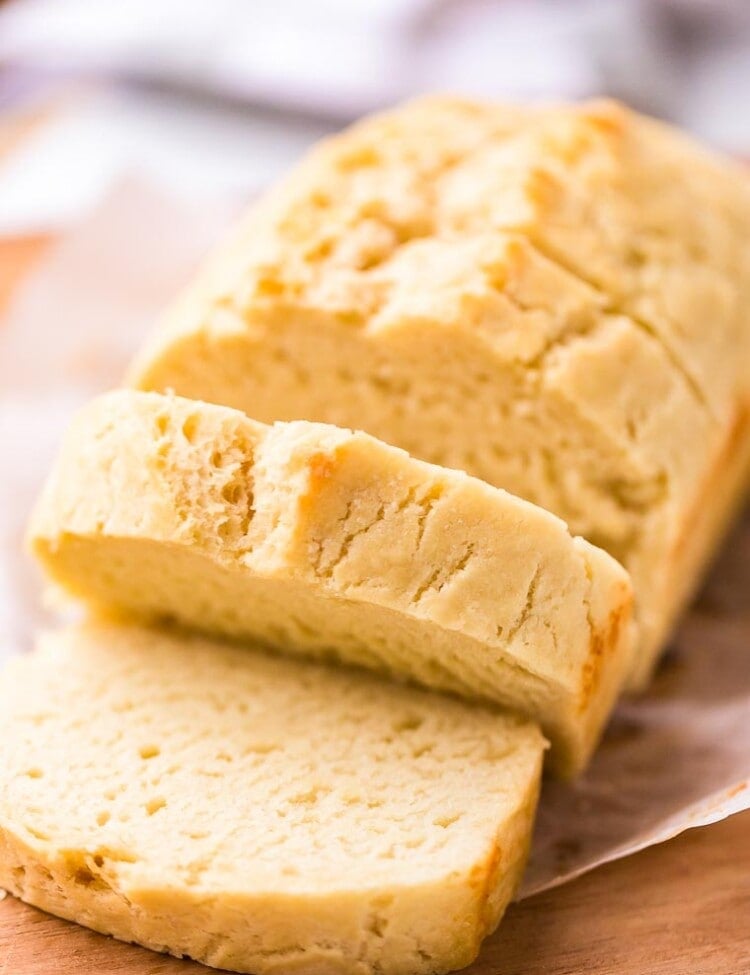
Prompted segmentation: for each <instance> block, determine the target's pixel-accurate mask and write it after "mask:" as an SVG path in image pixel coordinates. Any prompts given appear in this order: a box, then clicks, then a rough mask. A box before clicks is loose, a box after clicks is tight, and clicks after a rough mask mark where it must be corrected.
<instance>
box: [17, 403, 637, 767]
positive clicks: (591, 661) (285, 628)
mask: <svg viewBox="0 0 750 975" xmlns="http://www.w3.org/2000/svg"><path fill="white" fill-rule="evenodd" d="M30 537H31V542H32V545H33V548H34V550H35V552H36V554H37V555H38V556H39V558H40V559H41V561H42V563H43V564H44V566H45V567H46V569H47V571H48V573H49V574H50V576H51V577H52V578H53V579H54V580H55V581H56V582H58V583H59V584H60V585H62V586H63V587H64V588H65V589H67V590H68V591H69V592H71V593H73V594H74V595H76V596H79V597H83V598H84V599H85V600H87V601H89V602H90V603H93V604H95V605H98V606H100V607H104V608H107V609H112V608H114V609H117V610H124V611H127V612H130V613H133V612H134V613H137V614H140V615H143V616H147V617H150V618H164V617H166V618H170V619H174V620H176V621H178V622H179V623H180V624H182V625H183V626H187V627H191V628H198V629H201V630H204V631H208V632H211V633H219V634H223V635H225V636H229V637H233V638H237V639H247V638H251V639H254V640H261V641H263V642H264V643H265V644H266V645H268V646H272V647H277V648H281V649H284V650H287V651H295V652H301V653H306V654H312V655H314V656H318V657H324V658H333V659H336V660H341V661H344V662H345V663H350V664H358V665H361V666H365V667H371V668H374V669H376V670H382V671H385V672H388V673H390V674H392V675H395V676H397V677H400V678H407V679H410V680H414V681H417V682H420V683H422V684H424V685H427V686H430V687H434V688H440V689H442V690H448V691H453V692H456V693H458V694H462V695H465V696H468V697H472V698H475V699H484V700H486V701H492V702H496V703H499V704H502V705H505V706H508V707H511V708H514V709H515V710H517V711H520V712H522V713H524V714H526V715H529V716H531V717H533V718H534V720H536V721H539V722H540V723H541V724H542V727H543V728H544V730H545V731H546V733H547V734H548V736H549V738H550V740H551V742H552V746H553V748H552V761H553V763H554V764H555V765H556V767H557V768H558V769H559V770H560V771H561V772H562V773H564V774H570V773H574V772H576V771H578V770H579V769H580V768H582V767H583V766H584V765H585V763H586V761H587V759H588V757H589V756H590V754H591V752H592V750H593V748H594V746H595V744H596V741H597V740H598V737H599V735H600V732H601V729H602V726H603V724H604V722H605V720H606V718H607V715H608V714H609V711H610V709H611V707H612V704H613V702H614V700H615V698H616V695H617V692H618V689H619V687H620V685H621V683H622V680H623V678H624V674H625V672H626V670H627V666H628V663H629V658H630V650H631V645H632V641H631V628H630V626H629V622H630V610H631V600H632V596H631V591H630V583H629V580H628V577H627V574H626V573H625V571H624V570H623V569H622V568H621V567H620V566H619V565H618V564H617V563H616V562H615V561H614V560H613V559H612V558H611V557H610V556H608V555H607V554H605V553H604V552H602V551H600V550H598V549H596V548H594V547H593V546H591V545H590V544H588V543H587V542H585V541H583V540H582V539H580V538H573V537H571V536H570V534H569V533H568V531H567V529H566V528H565V525H564V524H563V523H562V522H561V521H560V520H559V519H557V518H555V517H554V516H553V515H551V514H549V513H548V512H546V511H543V510H542V509H540V508H536V507H534V506H533V505H531V504H529V503H528V502H526V501H522V500H520V499H518V498H514V497H513V496H511V495H509V494H507V493H506V492H504V491H501V490H498V489H497V488H493V487H490V486H489V485H487V484H485V483H484V482H481V481H478V480H476V479H474V478H470V477H468V476H467V475H466V474H463V473H462V472H459V471H452V470H445V469H442V468H438V467H435V466H432V465H429V464H426V463H424V462H422V461H417V460H413V459H412V458H411V457H409V456H408V455H407V454H406V453H404V451H402V450H399V449H397V448H394V447H391V446H388V445H386V444H383V443H380V442H379V441H377V440H375V439H374V438H372V437H370V436H368V435H367V434H364V433H353V432H351V431H350V430H342V429H339V428H336V427H330V426H324V425H321V424H311V423H306V422H295V423H288V424H284V423H280V424H277V425H275V426H273V427H267V426H265V425H264V424H261V423H257V422H255V421H253V420H251V419H249V418H248V417H247V416H245V415H244V414H242V413H240V412H238V411H236V410H232V409H228V408H226V407H220V406H214V405H209V404H205V403H199V402H195V401H192V400H185V399H181V398H178V397H168V396H161V395H159V394H155V393H138V392H133V391H119V392H115V393H112V394H109V395H107V396H104V397H102V398H100V399H98V400H96V401H94V402H93V403H92V404H90V405H89V406H88V407H87V408H85V409H84V410H83V411H82V413H81V414H80V415H79V417H78V419H77V420H76V421H75V423H74V424H73V426H72V428H71V430H70V432H69V434H68V436H67V438H66V440H65V443H64V444H63V448H62V452H61V455H60V458H59V461H58V463H57V466H56V469H55V470H54V471H53V474H52V476H51V478H50V481H49V484H48V486H47V489H46V491H45V493H44V495H43V497H42V499H41V502H40V504H39V506H38V508H37V511H36V514H35V516H34V519H33V521H32V525H31V529H30Z"/></svg>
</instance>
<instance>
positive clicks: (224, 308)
mask: <svg viewBox="0 0 750 975" xmlns="http://www.w3.org/2000/svg"><path fill="white" fill-rule="evenodd" d="M749 234H750V183H749V181H748V177H747V175H746V173H745V172H744V171H742V170H741V169H740V167H738V166H735V165H733V164H731V163H730V162H728V161H726V160H723V159H720V158H718V157H716V156H713V155H711V154H710V153H708V152H707V151H705V150H703V149H702V148H700V147H699V146H698V145H696V144H695V143H693V142H692V141H690V140H689V139H687V138H686V137H683V136H682V135H680V134H679V133H677V132H676V131H674V130H672V129H670V128H668V127H667V126H664V125H662V124H659V123H657V122H655V121H653V120H651V119H648V118H645V117H643V116H640V115H637V114H635V113H634V112H631V111H628V110H627V109H625V108H623V107H621V106H618V105H616V104H613V103H610V102H591V103H587V104H583V105H574V106H565V105H558V106H553V107H535V108H528V109H521V108H518V107H507V106H498V105H489V104H479V103H473V102H466V101H460V100H456V99H446V98H433V99H427V100H422V101H418V102H416V103H413V104H409V105H407V106H406V107H404V108H401V109H398V110H396V111H394V112H391V113H388V114H385V115H381V116H377V117H375V118H373V119H370V120H367V121H365V122H363V123H361V124H359V125H357V126H355V127H354V128H353V129H351V130H350V131H348V132H346V133H344V134H343V135H342V136H340V137H338V138H334V139H332V140H330V141H328V142H326V143H324V144H323V145H321V146H320V147H319V148H318V149H316V150H315V151H313V153H312V154H311V155H310V156H309V157H308V158H307V159H306V160H305V161H304V162H303V163H302V165H301V166H300V167H299V168H298V169H297V170H296V171H295V172H294V173H293V174H292V175H291V176H290V177H289V178H288V179H287V180H286V181H285V182H284V183H282V185H281V186H280V187H278V189H276V190H275V191H274V192H272V193H270V194H269V195H268V196H267V197H266V198H265V199H264V200H263V201H262V202H260V203H259V204H258V205H256V206H254V207H253V208H252V210H251V211H250V213H249V214H248V216H247V219H246V220H245V221H244V222H243V223H242V225H241V226H240V227H239V228H238V231H237V232H236V234H235V235H234V237H233V238H232V240H231V241H230V242H228V244H227V245H226V247H224V248H223V249H222V250H221V251H220V253H219V254H218V255H217V257H216V258H215V259H214V260H213V261H212V262H211V263H210V264H209V266H208V267H207V268H206V270H205V272H204V273H203V274H202V275H201V276H200V277H199V279H198V280H197V281H196V282H195V284H194V285H193V286H192V287H190V288H189V289H188V290H187V292H186V293H185V295H184V296H183V297H182V298H181V299H180V300H179V301H178V302H177V304H176V305H175V307H174V308H173V309H172V310H171V311H170V312H169V313H168V315H167V316H166V320H165V322H164V324H163V326H162V327H161V328H160V329H159V330H158V331H157V333H156V335H155V336H154V340H153V342H152V343H151V344H150V345H149V346H148V348H147V349H146V350H145V351H144V353H143V354H142V356H141V357H140V359H139V361H138V362H137V363H136V365H135V366H134V368H133V371H132V373H131V379H132V382H133V383H135V384H136V385H138V386H140V387H141V388H144V389H152V390H165V389H173V390H175V391H176V392H177V393H180V394H182V395H186V396H194V397H198V398H201V399H205V400H210V401H213V402H220V403H226V404H229V405H232V406H235V407H238V408H240V409H242V410H246V411H248V412H250V413H252V415H253V416H255V417H257V418H259V419H261V420H264V421H268V422H270V421H273V420H279V419H281V420H292V419H299V418H304V419H309V420H318V421H325V422H330V423H335V424H339V425H341V426H351V427H355V428H361V429H364V430H367V431H368V432H370V433H372V434H374V435H375V436H377V437H380V438H381V439H383V440H385V441H388V442H390V443H393V444H396V445H398V446H400V447H403V448H405V449H406V450H408V451H410V452H411V453H412V454H413V455H414V456H417V457H421V458H424V459H426V460H429V461H432V462H434V463H439V464H442V465H445V466H448V467H455V468H460V469H463V470H466V471H468V472H469V473H470V474H472V475H475V476H477V477H480V478H482V479H484V480H486V481H488V482H489V483H491V484H494V485H497V486H500V487H504V488H507V489H508V490H510V491H512V492H514V493H515V494H518V495H520V496H522V497H525V498H527V499H528V500H530V501H533V502H534V503H536V504H539V505H542V506H543V507H546V508H548V509H549V510H550V511H553V512H555V513H556V514H558V515H559V516H560V517H562V518H564V519H565V520H566V521H567V522H568V524H569V526H570V528H571V531H573V532H574V533H576V534H580V535H583V536H584V537H586V538H588V539H589V540H590V541H591V542H593V543H595V544H597V545H600V546H602V547H603V548H605V549H607V550H608V551H609V552H610V553H611V554H613V555H614V556H615V557H616V558H618V559H619V560H620V561H622V562H623V563H624V564H625V566H626V567H627V568H628V569H629V571H630V572H631V574H632V576H633V579H634V585H635V591H636V600H637V614H638V619H639V624H640V629H641V638H640V650H639V653H638V655H637V659H636V663H635V670H634V675H633V680H634V682H635V683H642V682H643V681H644V680H645V679H646V678H647V676H648V674H649V672H650V670H651V668H652V666H653V663H654V661H655V659H656V657H657V655H658V652H659V650H660V648H661V647H662V646H663V645H664V642H665V640H666V638H667V636H668V634H669V631H670V629H671V628H672V626H673V623H674V621H675V618H676V615H677V614H678V612H679V610H680V608H681V607H682V605H683V604H684V602H685V600H686V599H687V598H688V596H689V595H690V593H691V591H692V590H693V588H694V586H695V584H696V581H697V580H698V578H699V576H700V573H701V570H702V569H703V567H704V566H705V564H706V561H707V559H708V558H709V557H710V555H711V553H712V552H713V551H714V549H715V547H716V544H717V539H718V537H719V535H720V533H721V529H722V527H723V524H724V522H725V521H726V520H727V518H728V517H729V515H730V514H731V511H732V509H733V507H734V506H735V505H736V503H737V500H738V498H739V496H740V494H741V492H742V487H743V484H744V483H745V478H746V472H747V466H748V457H750V422H749V419H748V417H749V409H750V314H749V313H748V308H749V307H750V247H748V245H747V238H748V235H749Z"/></svg>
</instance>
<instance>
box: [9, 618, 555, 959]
mask: <svg viewBox="0 0 750 975" xmlns="http://www.w3.org/2000/svg"><path fill="white" fill-rule="evenodd" d="M544 744H545V743H544V739H543V738H542V735H541V733H540V732H539V730H538V729H537V728H536V727H535V726H534V725H531V724H527V723H524V722H522V721H521V720H520V719H516V718H513V717H509V716H504V715H500V714H497V713H492V712H490V711H488V710H486V709H483V708H481V707H470V706H468V705H466V704H464V703H463V702H459V701H455V700H451V699H448V698H444V697H441V696H439V695H435V694H430V693H428V692H423V691H417V690H413V689H408V688H404V687H398V686H396V685H392V684H388V683H386V682H382V681H380V680H378V679H377V678H375V677H372V676H371V675H366V674H358V673H356V672H354V671H348V672H347V671H343V670H339V671H337V670H334V669H333V668H328V667H323V666H321V665H319V664H311V663H306V662H303V661H291V660H285V659H283V658H274V657H269V656H266V655H264V654H262V653H259V652H256V651H252V650H248V649H240V648H234V647H228V646H226V645H221V644H211V643H210V642H208V641H205V640H202V639H199V638H190V637H182V638H180V637H176V636H174V635H169V634H166V633H163V632H159V631H157V630H149V629H146V628H140V627H135V626H117V625H89V626H86V627H81V628H77V627H72V628H70V629H67V630H63V631H61V632H58V633H56V634H49V635H47V636H46V637H45V638H43V639H42V640H41V641H40V645H39V647H38V648H37V650H36V651H35V652H33V653H31V654H29V655H26V656H20V657H18V658H15V659H13V660H12V661H11V663H10V664H9V665H8V667H7V669H6V670H5V672H4V673H3V674H2V676H0V885H1V886H2V887H3V888H6V889H7V890H9V891H10V892H11V893H13V894H15V895H16V896H18V897H20V898H22V899H23V900H26V901H28V902H29V903H31V904H34V905H36V906H38V907H41V908H43V909H44V910H46V911H50V912H51V913H53V914H57V915H59V916H61V917H65V918H69V919H71V920H74V921H78V922H79V923H81V924H83V925H86V926H87V927H90V928H94V929H95V930H97V931H101V932H104V933H107V934H111V935H114V936H115V937H117V938H120V939H123V940H126V941H136V942H138V943H140V944H142V945H145V946H146V947H149V948H153V949H155V950H157V951H165V952H170V953H172V954H175V955H187V956H189V957H191V958H195V959H197V960H199V961H202V962H205V963H206V964H209V965H213V966H215V967H221V968H228V969H232V970H236V971H239V972H253V973H257V975H266V973H268V975H272V973H273V975H282V973H283V975H287V973H291V972H294V973H296V975H307V973H310V975H323V973H325V975H328V973H331V975H333V973H340V975H348V973H351V975H368V973H382V975H400V973H403V975H413V973H421V972H425V973H428V972H445V971H448V970H451V969H454V968H461V967H463V966H464V965H466V964H468V963H469V962H470V961H472V959H473V958H474V957H475V955H476V953H477V951H478V948H479V944H480V942H481V940H482V938H483V937H484V936H485V935H486V934H488V933H489V932H491V931H492V930H493V929H494V928H495V926H496V925H497V923H498V921H499V918H500V916H501V914H502V912H503V910H504V908H505V905H506V904H507V902H508V900H509V899H510V897H511V895H512V893H513V891H514V889H515V887H516V885H517V883H518V880H519V877H520V874H521V871H522V869H523V864H524V861H525V858H526V854H527V850H528V845H529V838H530V834H531V826H532V821H533V816H534V810H535V805H536V799H537V792H538V788H539V779H540V769H541V763H542V753H543V750H544Z"/></svg>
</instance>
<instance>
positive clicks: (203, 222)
mask: <svg viewBox="0 0 750 975" xmlns="http://www.w3.org/2000/svg"><path fill="white" fill-rule="evenodd" d="M233 209H234V208H233V207H229V206H221V207H218V206H215V205H212V206H211V207H210V208H208V207H206V206H203V207H201V208H200V209H198V208H195V209H190V208H187V207H186V206H185V205H184V204H182V203H181V204H179V205H178V204H177V203H175V202H170V201H169V200H167V199H165V198H164V197H163V196H161V195H158V194H156V193H154V192H153V191H149V190H147V189H146V188H144V187H142V186H137V185H134V184H131V185H125V186H121V187H120V188H119V189H118V190H117V191H116V192H115V193H114V194H113V195H112V196H111V197H110V198H109V199H108V200H107V201H106V202H105V203H104V204H103V205H102V206H101V207H100V208H99V209H98V210H97V211H96V212H95V213H94V214H93V215H92V216H90V217H89V218H87V219H86V221H85V222H84V223H82V224H81V225H79V226H78V227H76V228H75V229H74V230H73V231H72V232H70V233H69V234H68V235H67V236H66V237H64V238H63V239H62V240H61V241H60V242H59V243H58V244H57V245H56V246H55V247H53V249H52V250H51V251H50V252H49V253H48V254H47V256H46V257H45V258H44V259H43V260H42V262H41V263H40V264H39V266H38V267H37V268H36V269H35V270H34V272H33V273H32V274H31V276H30V277H29V278H27V279H26V281H25V282H24V283H23V285H22V286H21V287H20V288H19V290H18V292H17V293H16V295H15V297H14V300H13V303H12V305H11V307H10V309H9V312H8V314H7V315H6V317H5V320H4V321H3V322H2V323H1V324H0V459H1V460H0V463H2V468H1V469H0V658H2V657H3V656H7V655H8V654H11V653H17V652H22V651H24V650H25V649H27V648H28V647H30V646H31V644H32V642H33V635H34V632H35V630H36V629H37V628H38V627H39V626H40V625H41V624H42V623H43V622H45V623H48V622H49V620H48V619H46V618H45V615H44V610H43V606H42V599H41V586H40V582H39V579H38V577H37V575H36V572H35V570H34V568H33V566H31V564H30V563H29V561H28V559H27V558H26V557H25V556H24V555H23V553H22V544H21V542H22V535H23V527H24V523H25V520H26V517H27V514H28V511H29V509H30V506H31V504H32V503H33V500H34V497H35V495H36V493H37V491H38V488H39V486H40V484H41V481H42V479H43V478H44V475H45V473H46V471H47V469H48V467H49V465H50V463H51V460H52V457H53V455H54V452H55V448H56V445H57V442H58V440H59V437H60V434H61V432H62V430H63V429H64V427H65V425H66V424H67V422H68V419H69V417H70V414H71V412H72V411H73V410H74V409H75V408H76V407H77V406H78V405H79V404H81V403H82V402H83V401H84V400H86V399H87V398H88V397H89V396H91V395H92V394H94V393H96V392H98V391H101V390H104V389H106V388H108V387H110V386H112V385H115V384H116V383H117V382H118V380H119V379H120V377H121V375H122V371H123V368H124V365H125V363H126V362H127V361H128V359H129V357H130V355H131V354H132V352H133V350H134V349H135V348H136V346H137V345H138V343H139V342H140V340H141V339H142V338H143V335H144V334H145V332H146V331H147V330H148V329H149V328H150V326H151V325H152V323H153V320H154V318H155V316H156V315H157V314H158V313H159V311H160V310H161V308H162V307H163V306H164V305H165V303H166V302H167V301H169V299H170V298H171V296H172V295H173V294H174V293H175V291H176V290H177V289H178V288H179V286H180V285H181V284H182V283H183V282H184V281H185V280H187V278H188V277H189V276H190V273H191V272H192V270H193V269H194V267H195V265H196V264H197V263H198V261H199V259H200V257H201V256H202V255H203V253H204V252H205V251H206V250H207V249H208V248H209V247H210V245H211V243H212V242H213V240H214V239H215V237H216V236H217V235H218V233H219V232H220V230H221V229H223V228H224V226H225V225H226V223H227V222H228V221H229V219H230V217H231V216H232V215H233V213H232V210H233ZM748 780H750V518H748V517H746V518H745V520H744V522H742V523H741V524H740V525H739V526H738V527H737V528H736V529H735V531H734V533H733V535H732V536H731V538H730V540H729V542H728V543H727V544H726V545H725V547H724V551H723V554H722V555H721V556H720V558H719V561H718V564H717V565H716V566H715V568H714V570H713V571H712V573H711V575H710V577H709V580H708V582H707V584H706V586H705V588H704V591H703V593H702V594H701V596H700V597H699V599H698V600H697V601H696V604H695V605H694V607H693V608H692V610H691V611H690V613H689V614H688V616H687V618H686V620H685V621H684V624H683V626H682V628H681V630H680V632H679V633H678V634H677V636H676V637H675V640H674V642H673V646H672V647H671V648H670V651H669V652H668V654H667V656H666V658H665V661H664V664H663V666H662V668H661V670H660V671H659V674H658V675H657V678H656V680H655V682H654V684H653V686H652V688H651V689H650V690H649V692H648V693H647V694H645V695H643V696H642V697H640V698H638V699H633V700H628V701H625V702H623V703H622V704H621V705H620V707H619V708H618V710H617V713H616V715H615V717H614V719H613V721H612V723H611V726H610V729H609V731H608V733H607V735H606V738H605V741H604V743H603V745H602V747H601V749H600V751H599V752H598V754H597V756H596V758H595V760H594V762H593V764H592V766H591V768H590V769H589V771H588V772H587V773H586V775H585V776H584V777H583V778H582V779H580V780H579V781H578V782H577V783H575V784H573V785H569V784H563V783H559V782H554V781H551V780H550V781H547V782H545V786H544V790H543V794H542V802H541V806H540V811H539V819H538V825H537V830H536V836H535V841H534V847H533V852H532V858H531V863H530V865H529V870H528V873H527V877H526V881H525V884H524V887H523V889H522V891H521V896H527V895H529V894H531V893H535V892H537V891H539V890H543V889H545V888H547V887H550V886H554V885H556V884H561V883H563V882H565V881H567V880H570V879H572V878H573V877H575V876H577V875H579V874H580V873H583V872H584V871H586V870H589V869H591V868H592V867H594V866H596V865H597V864H600V863H604V862H607V861H609V860H613V859H616V858H618V857H623V856H627V855H628V854H630V853H634V852H635V851H637V850H640V849H642V848H644V847H646V846H649V845H651V844H653V843H658V842H661V841H663V840H665V839H668V838H669V837H671V836H674V835H676V834H677V833H679V832H681V831H682V830H685V829H688V828H690V827H693V826H700V825H704V824H707V823H710V822H714V821H716V820H719V819H722V818H724V817H725V816H728V815H730V814H732V813H735V812H739V811H740V810H743V809H747V808H750V785H749V784H748Z"/></svg>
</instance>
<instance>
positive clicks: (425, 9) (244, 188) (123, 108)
mask: <svg viewBox="0 0 750 975" xmlns="http://www.w3.org/2000/svg"><path fill="white" fill-rule="evenodd" d="M435 89H438V90H449V91H456V92H461V93H471V94H479V95H485V96H490V97H496V98H510V99H528V98H545V97H546V98H550V97H552V98H560V97H572V98H578V97H582V96H585V95H588V94H609V95H615V96H617V97H620V98H623V99H625V100H626V101H628V102H630V103H631V104H633V105H634V106H636V107H638V108H641V109H644V110H646V111H648V112H651V113H653V114H655V115H659V116H662V117H664V118H666V119H669V120H672V121H674V122H677V123H678V124H680V125H683V126H685V127H687V128H688V129H691V130H693V131H694V132H695V133H697V134H698V135H699V136H701V137H702V138H704V139H706V140H708V141H709V142H711V143H714V144H716V145H717V146H720V147H721V148H724V149H726V150H728V151H730V152H734V153H739V154H742V153H745V152H747V151H748V150H750V119H749V117H748V115H749V113H748V98H749V96H750V2H748V0H128V2H125V3H123V2H121V0H120V2H117V0H12V2H6V3H0V113H2V114H1V115H0V123H4V124H0V153H1V154H2V166H1V167H0V234H11V233H15V234H18V233H35V232H40V231H46V230H49V229H51V228H59V227H60V226H63V225H65V224H66V223H68V222H69V221H71V220H73V219H76V218H78V217H80V215H81V214H82V213H83V212H85V211H86V210H87V209H89V208H90V207H92V206H93V205H94V204H95V203H96V202H97V201H98V200H99V199H101V198H102V197H103V196H104V195H105V194H106V193H107V192H108V191H109V190H110V189H111V187H112V185H113V184H115V183H116V182H117V181H118V180H122V179H123V177H125V176H126V175H129V174H136V175H137V176H138V177H139V178H140V179H142V180H145V181H147V182H149V183H150V184H152V185H154V186H156V187H159V188H161V189H162V190H164V191H168V192H170V193H172V194H176V195H178V196H181V197H183V198H189V199H193V200H195V199H199V198H203V197H206V196H209V197H221V196H224V197H230V196H233V197H246V196H247V195H249V194H252V193H253V192H254V191H255V190H256V189H257V188H258V187H259V186H261V185H263V184H264V183H266V182H267V181H268V180H269V179H270V178H271V177H272V176H273V175H274V174H275V173H276V172H278V171H279V170H280V169H283V168H284V167H285V166H287V165H288V164H289V162H290V161H291V160H293V159H294V158H295V157H297V156H298V155H299V153H300V152H301V150H302V149H303V148H304V147H305V146H306V145H307V144H309V143H310V142H311V141H312V140H314V139H315V138H317V137H319V136H320V135H322V134H323V133H325V132H327V131H330V130H331V129H334V128H338V127H341V126H342V125H343V124H345V123H346V122H348V121H350V120H351V119H353V118H354V117H356V116H358V115H361V114H362V113H364V112H368V111H371V110H373V109H377V108H379V107H382V106H384V105H387V104H390V103H392V102H394V101H396V100H398V99H401V98H404V97H407V96H409V95H413V94H416V93H419V92H423V91H426V90H435ZM11 122H13V123H15V125H11V124H10V123H11ZM21 133H23V138H22V139H21V138H19V136H20V134H21ZM11 141H12V142H13V145H12V146H9V142H11Z"/></svg>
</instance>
